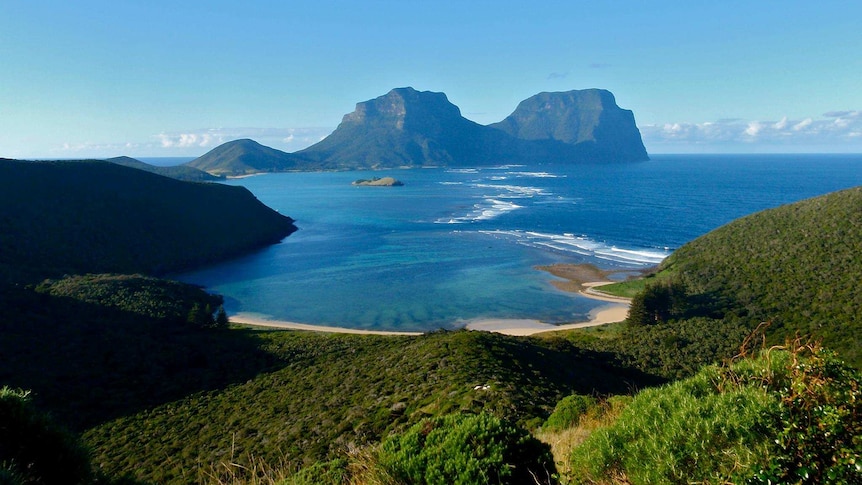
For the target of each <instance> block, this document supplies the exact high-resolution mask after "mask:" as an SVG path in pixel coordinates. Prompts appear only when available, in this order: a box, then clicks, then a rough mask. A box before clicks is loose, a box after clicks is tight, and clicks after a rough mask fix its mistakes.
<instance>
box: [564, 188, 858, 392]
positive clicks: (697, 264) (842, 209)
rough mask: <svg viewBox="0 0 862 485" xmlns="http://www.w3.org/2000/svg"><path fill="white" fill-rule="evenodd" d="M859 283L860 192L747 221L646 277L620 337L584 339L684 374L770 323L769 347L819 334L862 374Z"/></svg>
mask: <svg viewBox="0 0 862 485" xmlns="http://www.w3.org/2000/svg"><path fill="white" fill-rule="evenodd" d="M860 279H862V188H858V187H857V188H853V189H849V190H844V191H841V192H836V193H832V194H828V195H824V196H821V197H816V198H813V199H809V200H805V201H801V202H797V203H794V204H789V205H785V206H782V207H778V208H775V209H771V210H766V211H763V212H759V213H756V214H752V215H749V216H747V217H743V218H741V219H738V220H736V221H733V222H731V223H730V224H727V225H725V226H723V227H721V228H719V229H716V230H714V231H712V232H710V233H708V234H706V235H704V236H702V237H700V238H698V239H696V240H694V241H692V242H690V243H688V244H686V245H684V246H683V247H681V248H679V249H678V250H677V251H675V252H674V253H673V254H672V255H671V256H670V257H668V258H667V259H666V260H665V261H664V262H663V263H662V264H661V266H660V267H659V272H658V273H657V274H655V275H653V276H651V277H649V278H646V279H645V280H643V283H645V285H646V290H645V291H642V292H641V293H640V294H639V295H637V296H635V299H634V303H633V309H632V312H631V313H630V318H629V323H628V326H627V328H625V329H624V330H622V331H621V332H620V335H619V338H618V339H616V340H613V341H608V340H606V339H605V340H600V339H595V338H592V337H590V336H589V334H587V335H583V334H582V335H579V336H578V337H577V338H578V339H580V341H581V343H582V344H586V345H589V346H593V347H597V348H602V349H606V350H610V349H615V350H614V351H615V352H617V353H616V355H618V356H620V358H621V359H622V361H623V362H629V363H630V364H633V365H637V366H639V367H641V368H643V369H650V371H651V372H656V373H659V374H663V375H666V376H669V377H675V376H683V375H691V374H692V373H694V372H696V371H697V369H698V368H699V367H700V366H702V365H704V364H708V363H711V362H714V361H716V360H719V359H723V358H728V357H732V356H733V355H734V354H735V352H736V351H737V349H738V347H739V344H740V343H741V342H742V340H743V338H745V337H746V336H748V335H749V334H751V332H753V331H754V330H755V328H757V327H758V326H759V325H760V324H761V323H764V326H763V327H761V330H760V334H762V335H764V336H765V337H766V339H767V342H768V343H783V342H784V340H785V339H787V338H794V337H795V336H796V335H797V334H798V335H802V336H810V337H813V338H817V339H820V340H822V342H823V344H824V345H825V346H826V347H829V348H831V349H833V350H835V351H837V352H838V353H839V355H840V356H841V357H842V358H843V359H844V360H846V361H847V362H848V363H850V364H852V365H854V366H855V367H857V368H862V352H860V347H862V338H860V335H862V333H860V330H862V286H860V284H859V281H860ZM605 288H607V289H608V291H613V290H614V289H613V287H605ZM758 338H759V337H758Z"/></svg>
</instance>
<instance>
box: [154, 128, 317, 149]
mask: <svg viewBox="0 0 862 485" xmlns="http://www.w3.org/2000/svg"><path fill="white" fill-rule="evenodd" d="M331 132H332V128H208V129H201V130H189V131H185V132H174V133H159V134H158V135H156V138H157V139H158V140H159V143H160V145H161V148H205V149H211V148H215V147H217V146H218V145H221V144H222V143H226V142H229V141H231V140H237V139H241V138H251V139H252V140H254V141H256V142H258V143H261V144H263V145H267V146H270V147H273V148H277V149H279V150H284V151H296V150H301V149H303V148H306V147H308V146H310V145H313V144H315V143H317V142H318V141H320V140H322V139H323V138H325V137H326V136H327V135H329V134H330V133H331Z"/></svg>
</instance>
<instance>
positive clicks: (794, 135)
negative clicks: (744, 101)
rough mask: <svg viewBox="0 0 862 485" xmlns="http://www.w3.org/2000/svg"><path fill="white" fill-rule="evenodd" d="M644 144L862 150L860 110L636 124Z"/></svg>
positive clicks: (654, 145) (657, 145) (656, 147)
mask: <svg viewBox="0 0 862 485" xmlns="http://www.w3.org/2000/svg"><path fill="white" fill-rule="evenodd" d="M640 130H641V135H642V136H643V139H644V144H646V145H647V147H648V148H650V147H652V150H653V151H655V150H656V149H661V148H662V147H668V146H672V147H682V146H686V145H688V146H692V147H698V146H700V147H703V146H711V147H716V148H719V149H720V148H722V147H724V148H728V149H733V148H736V149H741V150H743V151H744V149H745V148H746V147H747V148H749V149H752V148H755V147H760V148H767V149H768V148H773V149H774V148H783V149H786V150H787V151H797V150H798V149H799V148H801V147H802V148H809V149H811V150H814V151H818V147H820V151H862V111H851V110H847V111H830V112H828V113H824V114H823V115H821V116H819V117H817V118H814V117H808V118H803V119H789V118H787V117H784V118H782V119H780V120H777V121H747V120H743V119H739V118H731V119H723V120H718V121H711V122H704V123H665V124H653V125H643V126H641V127H640Z"/></svg>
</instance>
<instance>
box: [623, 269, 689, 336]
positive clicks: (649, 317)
mask: <svg viewBox="0 0 862 485" xmlns="http://www.w3.org/2000/svg"><path fill="white" fill-rule="evenodd" d="M686 297H687V292H686V288H685V285H684V284H683V283H682V282H680V281H677V280H669V281H664V282H659V283H655V284H651V285H647V286H646V287H645V288H644V289H643V291H641V292H640V293H638V294H637V295H635V296H634V298H632V304H631V307H630V308H629V318H628V321H629V324H630V325H636V326H641V325H655V324H657V323H665V322H667V321H668V320H671V319H673V318H679V317H681V316H683V315H684V314H685V309H686Z"/></svg>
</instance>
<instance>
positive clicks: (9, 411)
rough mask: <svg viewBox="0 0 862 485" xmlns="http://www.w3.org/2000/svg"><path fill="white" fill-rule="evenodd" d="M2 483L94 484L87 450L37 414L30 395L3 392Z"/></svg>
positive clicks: (0, 424)
mask: <svg viewBox="0 0 862 485" xmlns="http://www.w3.org/2000/svg"><path fill="white" fill-rule="evenodd" d="M0 437H2V439H0V483H3V484H4V485H19V484H20V485H24V484H26V483H41V484H46V485H50V484H56V485H61V484H69V485H85V484H88V483H91V482H92V480H93V478H94V477H93V473H92V470H91V468H90V459H89V456H88V455H87V450H86V449H85V448H84V446H83V445H82V444H81V443H80V442H79V441H78V439H77V437H75V436H74V435H73V434H72V433H70V432H69V431H67V430H66V429H64V428H63V427H62V426H59V425H58V424H57V423H56V422H54V421H53V420H51V419H50V418H49V417H48V416H47V415H46V414H44V413H42V412H40V411H38V410H36V409H35V408H34V407H33V405H32V404H31V403H30V396H29V394H28V393H27V392H25V391H21V390H15V389H10V388H8V387H2V388H0Z"/></svg>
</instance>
